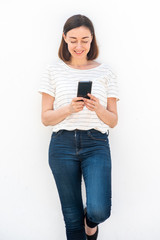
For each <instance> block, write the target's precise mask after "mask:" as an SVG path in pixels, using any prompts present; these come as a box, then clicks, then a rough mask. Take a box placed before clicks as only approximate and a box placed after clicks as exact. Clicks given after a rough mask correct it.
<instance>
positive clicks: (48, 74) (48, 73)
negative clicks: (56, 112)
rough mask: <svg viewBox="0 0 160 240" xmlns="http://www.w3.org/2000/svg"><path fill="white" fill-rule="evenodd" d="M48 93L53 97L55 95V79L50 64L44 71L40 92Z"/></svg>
mask: <svg viewBox="0 0 160 240" xmlns="http://www.w3.org/2000/svg"><path fill="white" fill-rule="evenodd" d="M42 92H44V93H48V94H49V95H51V96H52V97H55V81H54V74H53V71H52V69H51V68H50V66H47V67H46V68H45V70H44V71H43V73H42V77H41V81H40V85H39V88H38V93H42Z"/></svg>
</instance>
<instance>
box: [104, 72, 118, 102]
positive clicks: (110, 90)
mask: <svg viewBox="0 0 160 240" xmlns="http://www.w3.org/2000/svg"><path fill="white" fill-rule="evenodd" d="M105 79H106V91H107V98H110V97H115V98H116V99H117V101H119V100H120V97H119V85H118V81H117V75H116V74H115V73H114V72H113V70H111V69H109V68H108V69H107V71H106V76H105Z"/></svg>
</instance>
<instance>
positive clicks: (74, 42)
mask: <svg viewBox="0 0 160 240" xmlns="http://www.w3.org/2000/svg"><path fill="white" fill-rule="evenodd" d="M71 43H76V42H71ZM83 43H88V41H87V42H85V41H83Z"/></svg>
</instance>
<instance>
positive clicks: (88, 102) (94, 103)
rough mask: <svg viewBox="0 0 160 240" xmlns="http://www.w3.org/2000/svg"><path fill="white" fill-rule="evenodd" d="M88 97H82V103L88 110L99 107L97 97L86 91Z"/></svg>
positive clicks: (94, 109)
mask: <svg viewBox="0 0 160 240" xmlns="http://www.w3.org/2000/svg"><path fill="white" fill-rule="evenodd" d="M88 96H89V97H90V99H87V98H84V104H85V106H86V107H87V108H88V109H89V110H90V111H95V112H96V111H97V110H99V109H100V108H101V106H102V105H101V104H100V102H99V99H98V98H96V97H95V96H93V95H92V94H90V93H88Z"/></svg>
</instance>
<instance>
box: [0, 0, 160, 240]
mask: <svg viewBox="0 0 160 240" xmlns="http://www.w3.org/2000/svg"><path fill="white" fill-rule="evenodd" d="M78 13H81V14H84V15H86V16H88V17H89V18H90V19H91V20H92V21H93V23H94V26H95V31H96V35H97V40H98V44H99V47H100V57H99V58H98V59H97V61H99V62H101V61H104V62H106V63H108V64H110V66H111V67H112V68H113V69H114V70H115V72H116V73H117V74H118V81H119V90H120V101H119V102H118V103H117V105H118V114H119V123H118V125H117V126H116V127H115V128H114V129H110V135H109V139H110V146H111V154H112V189H113V190H112V192H113V193H112V197H113V199H112V215H111V217H110V218H109V219H108V220H107V221H105V222H104V223H102V224H100V233H99V239H104V240H105V239H110V240H143V239H145V240H151V239H153V240H158V239H160V231H159V229H158V227H159V222H160V217H159V215H160V214H159V211H160V207H159V202H160V188H159V180H160V177H159V175H160V174H159V167H160V162H159V161H160V156H159V155H160V154H159V133H160V131H159V130H160V127H159V122H160V110H159V109H160V108H159V102H160V101H159V91H160V86H159V81H160V78H159V77H160V68H159V60H160V59H159V56H160V47H159V43H160V35H159V24H158V22H159V21H160V16H159V8H158V0H157V1H156V0H152V1H149V0H148V1H147V0H145V1H144V0H134V1H128V0H121V1H115V0H112V1H101V0H100V1H97V2H95V3H93V1H84V0H81V1H73V0H68V1H66V2H63V1H61V0H60V1H57V2H56V3H55V2H54V1H51V0H46V1H40V0H39V1H9V0H8V1H3V0H2V1H1V3H0V27H1V30H0V33H1V38H0V41H1V43H0V67H1V71H0V79H1V91H0V93H1V94H0V104H1V107H0V111H1V118H0V119H1V125H0V126H1V129H0V137H1V150H0V151H1V156H0V164H1V165H0V240H22V239H23V240H35V239H39V240H44V239H47V240H52V239H55V240H58V239H62V240H63V239H66V238H65V227H64V222H63V217H62V213H61V209H60V203H59V198H58V194H57V189H56V186H55V182H54V180H53V176H52V173H51V170H50V168H49V165H48V147H49V141H50V136H51V132H52V127H51V126H50V127H45V126H44V125H42V123H41V95H40V94H39V93H37V89H38V87H39V82H40V78H41V74H42V71H43V70H44V68H45V67H46V65H47V64H51V63H52V62H53V61H54V60H55V59H57V50H58V47H59V44H60V40H61V34H62V29H63V25H64V23H65V21H66V20H67V18H69V17H70V16H72V15H74V14H78ZM83 197H84V202H85V189H84V183H83Z"/></svg>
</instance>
